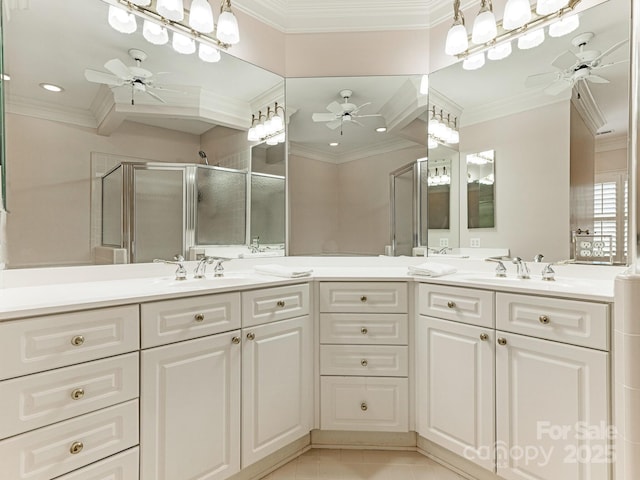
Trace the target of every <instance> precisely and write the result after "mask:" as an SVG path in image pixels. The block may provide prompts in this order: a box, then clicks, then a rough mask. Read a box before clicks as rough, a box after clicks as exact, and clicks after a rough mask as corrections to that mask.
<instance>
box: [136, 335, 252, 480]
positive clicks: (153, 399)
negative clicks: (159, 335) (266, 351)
mask: <svg viewBox="0 0 640 480" xmlns="http://www.w3.org/2000/svg"><path fill="white" fill-rule="evenodd" d="M239 333H240V332H239V331H235V332H229V333H226V334H221V335H214V336H210V337H204V338H200V339H196V340H190V341H187V342H181V343H175V344H172V345H167V346H163V347H158V348H152V349H150V350H145V351H144V352H142V367H141V373H142V375H141V378H142V383H141V392H140V400H141V406H142V408H141V428H140V431H141V451H140V455H141V458H140V462H141V478H142V480H191V479H194V478H198V479H202V480H204V479H206V480H215V479H222V478H226V477H228V476H230V475H231V474H233V473H235V472H237V471H238V470H239V468H240V452H239V445H240V437H239V435H240V358H241V353H240V345H239V344H236V343H234V342H233V337H234V336H238V335H239Z"/></svg>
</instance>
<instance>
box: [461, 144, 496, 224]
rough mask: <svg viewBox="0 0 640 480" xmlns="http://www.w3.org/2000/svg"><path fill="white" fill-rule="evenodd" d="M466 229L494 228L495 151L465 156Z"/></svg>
mask: <svg viewBox="0 0 640 480" xmlns="http://www.w3.org/2000/svg"><path fill="white" fill-rule="evenodd" d="M466 167H467V228H494V227H495V225H496V223H495V183H496V177H495V151H493V150H487V151H484V152H477V153H470V154H468V155H467V165H466Z"/></svg>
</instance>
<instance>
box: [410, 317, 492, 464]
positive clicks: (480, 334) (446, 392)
mask: <svg viewBox="0 0 640 480" xmlns="http://www.w3.org/2000/svg"><path fill="white" fill-rule="evenodd" d="M417 338H418V347H417V348H418V358H417V366H416V369H417V373H418V375H417V378H418V385H417V389H418V405H417V408H416V412H417V417H418V418H417V420H418V433H420V435H422V436H423V437H425V438H427V439H429V440H431V441H433V442H436V443H437V444H439V445H442V446H444V447H446V448H448V449H449V450H451V451H453V452H455V453H457V454H459V455H461V456H464V457H466V458H467V459H469V460H472V461H473V462H475V463H477V464H478V465H480V466H482V467H484V468H487V469H489V470H492V471H493V469H494V458H493V454H492V453H490V452H492V446H493V444H494V438H495V437H494V342H493V338H494V332H493V330H491V329H488V328H481V327H474V326H471V325H464V324H460V323H456V322H450V321H446V320H438V319H435V318H431V317H424V316H421V317H420V318H419V320H418V327H417ZM488 453H490V454H488Z"/></svg>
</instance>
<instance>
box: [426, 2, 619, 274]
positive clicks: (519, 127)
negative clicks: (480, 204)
mask: <svg viewBox="0 0 640 480" xmlns="http://www.w3.org/2000/svg"><path fill="white" fill-rule="evenodd" d="M629 10H630V6H629V2H627V1H626V0H610V1H607V2H604V3H602V4H600V5H597V6H595V7H593V8H590V9H588V10H585V11H582V12H580V13H579V19H580V27H579V28H578V29H577V30H576V31H574V32H572V33H570V34H568V35H566V36H562V37H556V38H553V37H549V36H547V38H546V40H545V41H544V43H543V44H542V45H540V46H538V47H536V48H533V49H530V50H519V49H518V48H517V47H516V45H515V42H514V44H513V45H512V47H513V53H512V54H511V56H509V57H508V58H506V59H503V60H499V61H491V60H487V63H486V64H485V65H484V66H483V67H482V68H480V69H478V70H473V71H467V70H464V69H463V68H462V65H461V63H457V64H454V65H452V66H449V67H447V68H444V69H442V70H439V71H436V72H434V73H432V74H431V75H430V89H431V91H430V99H431V98H433V101H434V102H436V103H441V104H440V105H438V107H444V109H445V110H450V109H452V108H453V109H455V110H457V112H458V114H459V118H458V121H459V127H460V128H459V130H460V143H459V151H460V158H461V159H465V158H468V156H469V155H471V154H474V153H478V152H486V151H491V150H493V151H495V158H496V163H495V165H494V166H495V184H494V185H492V187H493V193H494V194H495V197H494V204H493V205H494V207H495V210H494V214H495V223H494V225H491V224H482V223H479V224H476V223H475V221H471V222H470V221H468V219H473V218H475V217H476V216H477V217H478V218H481V217H482V215H475V213H479V211H478V212H475V213H474V212H470V211H468V207H467V206H468V205H469V204H470V203H468V201H469V200H470V199H469V198H468V197H467V195H468V193H467V192H468V189H467V188H461V189H460V217H461V218H463V219H464V221H462V222H460V246H461V247H467V248H468V247H486V248H494V247H495V248H508V249H510V252H511V254H512V255H515V256H520V257H522V258H532V257H533V256H534V255H536V254H538V253H542V254H544V255H545V257H546V258H547V259H548V260H562V259H567V258H569V257H570V256H571V255H572V252H571V239H572V237H573V236H575V234H576V232H585V231H587V230H588V231H589V232H590V233H591V234H594V233H597V234H607V235H612V236H613V237H614V239H617V241H614V245H613V248H614V249H615V255H614V260H615V261H616V262H617V263H626V261H627V260H626V255H625V247H624V245H625V234H626V227H625V219H626V213H625V207H624V198H625V195H626V190H625V184H626V180H627V134H628V122H629V115H628V105H629V100H628V91H629V88H628V81H629V43H628V39H629V28H630V25H629V13H630V12H629ZM594 59H597V61H596V62H595V63H594V62H593V60H594ZM436 152H437V150H435V151H433V152H432V151H431V150H430V152H429V156H430V157H433V156H434V155H435V154H436ZM473 168H475V167H473ZM469 173H471V169H469V168H467V165H465V164H463V162H462V161H461V168H460V172H459V177H458V178H459V180H460V184H461V185H465V184H466V183H467V181H468V174H469ZM603 192H613V195H616V198H617V202H614V205H613V208H612V207H611V205H607V202H606V195H605V194H604V193H603ZM487 205H488V204H487ZM616 206H617V208H616ZM476 227H480V228H476ZM430 243H431V239H430Z"/></svg>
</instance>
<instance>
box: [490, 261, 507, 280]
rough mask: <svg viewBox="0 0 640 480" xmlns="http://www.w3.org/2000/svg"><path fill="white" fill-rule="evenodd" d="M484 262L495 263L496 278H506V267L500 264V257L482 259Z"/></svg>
mask: <svg viewBox="0 0 640 480" xmlns="http://www.w3.org/2000/svg"><path fill="white" fill-rule="evenodd" d="M484 261H485V262H496V263H497V264H498V265H496V277H506V276H507V267H505V266H504V263H502V257H489V258H485V259H484Z"/></svg>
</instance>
